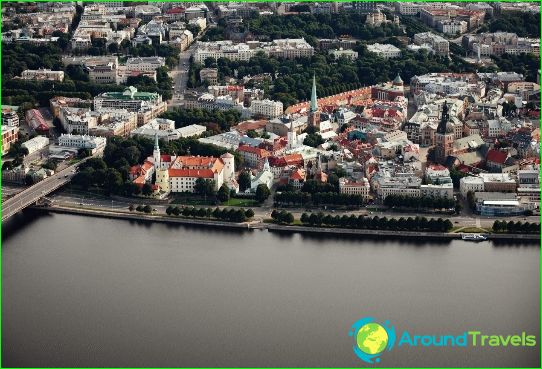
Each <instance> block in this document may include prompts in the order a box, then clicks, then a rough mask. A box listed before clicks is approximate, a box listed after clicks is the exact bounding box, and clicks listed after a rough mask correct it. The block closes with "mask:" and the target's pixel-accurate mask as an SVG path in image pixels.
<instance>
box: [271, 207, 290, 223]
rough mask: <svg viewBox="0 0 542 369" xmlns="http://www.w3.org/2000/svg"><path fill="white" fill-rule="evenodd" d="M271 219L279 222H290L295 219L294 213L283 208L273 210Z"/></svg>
mask: <svg viewBox="0 0 542 369" xmlns="http://www.w3.org/2000/svg"><path fill="white" fill-rule="evenodd" d="M271 219H273V221H275V222H276V223H279V224H292V223H293V222H294V221H295V219H294V215H293V214H292V213H289V212H287V211H285V210H281V211H278V210H273V211H272V212H271Z"/></svg>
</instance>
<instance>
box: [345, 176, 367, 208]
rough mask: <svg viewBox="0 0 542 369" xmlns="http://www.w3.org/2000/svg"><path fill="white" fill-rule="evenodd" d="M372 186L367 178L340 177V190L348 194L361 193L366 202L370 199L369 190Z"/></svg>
mask: <svg viewBox="0 0 542 369" xmlns="http://www.w3.org/2000/svg"><path fill="white" fill-rule="evenodd" d="M370 188H371V186H370V185H369V181H368V180H367V178H362V179H360V180H349V179H347V178H344V177H343V178H340V179H339V192H340V193H343V194H348V195H359V196H361V197H362V198H363V201H364V202H367V201H368V200H369V190H370Z"/></svg>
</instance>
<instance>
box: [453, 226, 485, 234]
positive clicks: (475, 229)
mask: <svg viewBox="0 0 542 369" xmlns="http://www.w3.org/2000/svg"><path fill="white" fill-rule="evenodd" d="M488 232H490V230H489V229H486V228H478V227H466V228H463V229H461V230H460V231H459V232H458V233H488Z"/></svg>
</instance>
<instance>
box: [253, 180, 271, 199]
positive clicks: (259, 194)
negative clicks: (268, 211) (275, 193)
mask: <svg viewBox="0 0 542 369" xmlns="http://www.w3.org/2000/svg"><path fill="white" fill-rule="evenodd" d="M269 195H271V191H269V188H268V187H267V185H266V184H264V183H262V184H259V185H258V187H256V200H257V201H258V202H259V203H263V202H265V200H267V199H268V198H269Z"/></svg>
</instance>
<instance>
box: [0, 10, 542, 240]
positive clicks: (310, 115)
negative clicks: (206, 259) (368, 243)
mask: <svg viewBox="0 0 542 369" xmlns="http://www.w3.org/2000/svg"><path fill="white" fill-rule="evenodd" d="M2 8H3V12H2V13H3V15H2V17H3V22H2V23H3V26H2V155H3V160H2V161H3V166H2V182H3V198H2V201H3V203H4V215H5V217H7V216H11V213H10V209H12V208H13V209H14V210H13V212H16V211H18V210H21V208H22V207H26V206H28V205H30V204H32V203H34V202H35V201H36V200H38V203H42V204H43V203H45V205H49V206H52V207H54V206H70V205H69V204H68V203H66V200H65V198H62V197H59V198H55V196H57V195H58V194H64V195H65V189H64V190H62V186H63V185H64V184H68V186H67V188H70V189H71V190H75V191H82V192H85V193H88V194H89V195H87V196H88V197H89V198H91V197H92V194H94V195H96V196H104V195H105V196H116V198H117V199H118V198H121V199H122V200H119V203H122V202H124V203H125V204H124V205H125V206H123V209H120V208H121V206H120V205H119V209H117V211H124V212H133V211H137V209H139V210H140V211H146V212H147V213H153V214H155V215H160V216H164V215H167V216H179V215H182V216H189V217H199V218H211V217H212V218H217V217H216V215H219V214H218V213H217V212H216V211H220V209H221V208H222V207H229V206H233V207H234V208H233V209H234V210H232V209H227V210H223V211H231V212H232V214H233V212H237V213H239V211H241V210H240V209H243V207H244V208H245V209H244V210H242V211H241V212H243V211H248V210H250V212H248V215H250V216H249V217H248V218H247V217H246V214H245V216H241V215H240V214H237V215H238V216H237V217H233V218H235V219H237V220H238V221H249V222H256V221H258V220H259V221H260V222H261V221H266V219H270V218H271V221H273V222H279V223H282V224H292V223H298V222H299V224H305V225H322V224H324V225H329V226H334V227H336V226H341V225H347V224H349V227H357V226H356V224H357V223H356V221H355V220H352V221H350V222H348V221H346V220H343V221H341V220H340V219H339V218H340V216H335V217H334V218H337V219H334V220H333V219H330V214H329V210H332V211H333V212H335V211H339V212H340V213H342V214H344V215H348V216H351V215H354V216H355V217H356V219H357V218H358V217H359V218H360V220H359V222H358V223H359V224H365V223H367V224H369V226H368V227H369V228H371V227H373V228H383V229H386V228H389V229H391V230H395V229H409V228H410V229H412V230H416V229H419V230H440V231H452V230H454V231H455V230H457V229H458V228H461V227H463V228H464V229H466V230H474V231H479V232H478V233H488V232H495V233H499V232H505V233H506V232H519V233H531V232H533V233H538V226H537V224H536V223H535V222H534V220H536V219H537V217H536V216H537V215H538V214H539V202H540V184H539V183H540V182H539V177H540V174H539V169H540V167H539V165H540V160H539V156H540V128H539V115H540V107H539V105H540V84H539V83H540V70H539V69H538V66H539V58H540V49H539V43H540V39H539V32H540V29H539V9H538V7H537V5H536V4H533V3H516V4H514V5H513V6H512V5H511V4H508V3H491V4H488V3H461V4H452V3H311V4H300V3H261V4H256V3H254V4H252V3H228V4H218V3H216V4H215V3H170V2H164V3H151V4H143V3H138V2H107V3H82V4H76V3H64V2H63V3H55V2H48V3H10V2H4V3H3V4H2ZM67 168H69V169H70V170H67ZM55 173H56V174H55ZM60 174H62V175H60ZM61 177H62V178H61ZM55 178H59V179H63V178H64V179H65V181H64V182H65V183H62V184H58V185H55V186H52V187H51V186H49V187H47V186H45V183H47V182H52V181H53V180H54V179H55ZM40 183H41V185H42V187H43V189H42V190H41V193H36V196H35V197H29V200H28V201H30V203H28V204H26V203H25V204H23V203H22V202H21V201H19V203H20V204H21V206H20V207H17V206H14V205H12V204H11V203H10V201H12V202H15V200H14V199H17V197H18V196H21V195H22V194H26V193H28V192H31V189H32V188H35V187H36V186H37V185H38V184H40ZM25 188H26V189H25ZM57 188H61V189H60V190H59V192H55V193H54V194H52V195H51V196H49V194H50V193H51V192H52V191H53V190H57ZM29 189H30V191H29ZM23 190H24V191H23ZM21 191H22V192H21ZM48 196H49V197H48ZM66 196H67V195H66ZM78 196H79V195H77V196H74V198H75V199H77V197H78ZM79 197H80V196H79ZM157 201H158V202H157ZM72 202H73V201H72ZM75 202H78V201H75ZM149 204H150V205H149ZM153 204H162V205H164V204H166V205H167V204H171V205H169V206H167V209H166V206H165V205H164V206H162V207H161V208H159V209H158V208H156V207H153V206H151V205H153ZM174 204H179V205H180V206H181V207H180V208H179V207H178V206H177V207H176V206H174ZM72 205H73V204H72ZM75 205H76V206H77V205H78V206H79V207H84V205H85V204H84V202H83V201H81V202H80V203H79V204H75ZM145 205H147V206H145ZM194 205H201V206H197V207H193V208H192V206H194ZM216 205H219V206H220V208H218V207H217V208H216V209H214V210H216V211H215V212H214V213H213V212H212V211H213V208H214V206H216ZM99 206H100V205H98V208H99ZM200 207H201V212H198V211H197V210H198V209H197V208H200ZM212 207H213V208H212ZM136 208H137V209H136ZM247 208H254V209H247ZM142 209H145V210H142ZM235 209H237V210H235ZM277 209H278V210H277ZM304 209H306V210H308V211H309V212H311V213H312V214H308V213H303V211H304ZM311 209H312V210H314V212H312V210H311ZM271 210H274V211H273V212H271ZM166 213H167V214H166ZM292 213H293V214H292ZM301 213H303V214H301ZM315 213H316V214H315ZM373 213H374V214H377V213H378V214H379V216H380V218H381V217H382V214H386V215H387V216H391V220H390V221H391V224H388V223H387V222H388V219H387V218H386V219H385V221H383V220H380V218H378V216H376V219H371V221H365V220H364V219H361V218H365V216H367V215H369V214H373ZM388 213H389V214H388ZM412 213H414V214H423V215H424V223H423V225H419V226H413V225H412V224H418V223H419V222H420V221H421V219H420V218H419V217H418V218H416V219H412V218H409V219H407V218H406V217H404V216H402V214H406V215H410V214H412ZM254 214H256V216H255V215H254ZM533 215H534V217H533ZM425 216H427V217H429V218H430V219H426V218H425ZM459 216H463V217H467V218H472V219H476V220H475V222H474V224H468V223H465V222H461V221H459V222H458V220H456V223H457V224H453V223H452V222H453V220H454V219H455V218H456V217H459ZM479 216H481V217H483V218H485V219H486V218H487V217H499V216H506V218H505V220H506V221H504V222H500V221H498V222H496V223H494V224H493V223H491V222H487V221H484V224H481V222H480V218H478V217H479ZM5 217H3V219H6V218H5ZM527 217H529V218H527ZM531 217H532V219H531ZM218 218H219V219H220V217H218ZM222 218H228V219H230V218H232V217H231V216H230V217H227V216H226V217H222ZM233 218H232V219H233ZM332 218H333V217H332ZM369 218H372V217H369ZM437 218H439V219H437ZM495 219H499V218H495ZM407 220H408V221H407ZM437 220H438V223H439V225H438V226H436V225H435V226H434V227H429V226H428V225H427V224H429V222H431V224H433V223H435V224H436V223H437ZM459 220H460V219H459ZM527 220H528V221H527ZM380 223H382V224H380ZM501 223H502V224H501ZM359 224H358V226H359ZM362 227H363V226H362ZM412 227H414V228H412Z"/></svg>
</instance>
